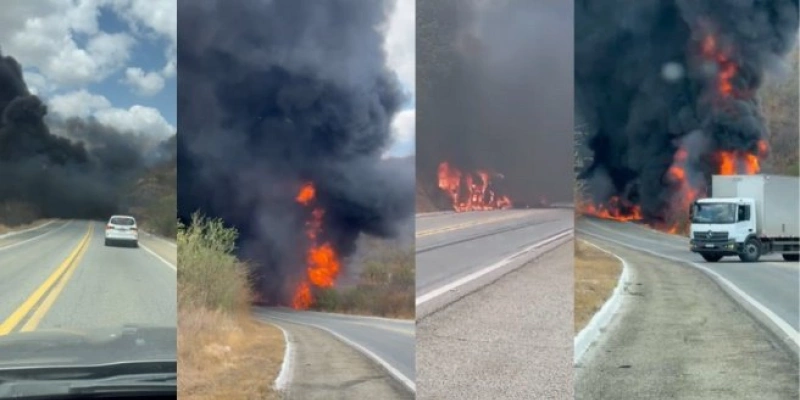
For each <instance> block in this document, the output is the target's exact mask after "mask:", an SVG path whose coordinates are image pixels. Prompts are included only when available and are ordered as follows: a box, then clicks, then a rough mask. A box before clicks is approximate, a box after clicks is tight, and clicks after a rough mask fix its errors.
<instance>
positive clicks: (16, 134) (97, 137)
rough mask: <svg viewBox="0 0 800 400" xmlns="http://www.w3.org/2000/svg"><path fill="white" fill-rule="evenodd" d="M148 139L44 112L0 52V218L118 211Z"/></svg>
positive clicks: (16, 69)
mask: <svg viewBox="0 0 800 400" xmlns="http://www.w3.org/2000/svg"><path fill="white" fill-rule="evenodd" d="M51 128H52V132H51ZM147 143H148V141H147V140H144V139H143V137H140V136H137V135H135V134H132V133H131V134H129V133H121V132H119V131H117V130H115V129H113V128H110V127H107V126H104V125H102V124H100V123H98V122H96V121H84V120H79V119H72V120H66V121H64V120H59V119H56V118H52V117H49V116H48V115H47V107H46V105H45V104H44V103H43V102H42V100H41V99H40V98H39V97H37V96H35V95H33V94H31V93H30V92H29V91H28V87H27V85H26V84H25V81H24V80H23V75H22V68H21V66H20V64H19V63H18V62H17V61H16V60H15V59H14V58H12V57H10V56H4V55H2V54H0V206H1V207H2V208H0V223H9V224H16V223H23V222H27V221H24V220H21V219H32V218H85V219H94V218H100V219H103V218H107V217H108V216H110V215H111V214H113V213H116V212H119V211H120V210H121V209H123V203H124V198H125V190H126V188H127V186H126V185H128V184H129V180H131V179H133V177H135V176H136V174H137V173H140V172H141V171H142V169H143V168H145V167H146V162H145V161H146V160H145V158H144V157H143V153H145V152H146V151H147V149H148V146H147ZM21 210H25V212H22V211H21ZM23 214H24V215H23Z"/></svg>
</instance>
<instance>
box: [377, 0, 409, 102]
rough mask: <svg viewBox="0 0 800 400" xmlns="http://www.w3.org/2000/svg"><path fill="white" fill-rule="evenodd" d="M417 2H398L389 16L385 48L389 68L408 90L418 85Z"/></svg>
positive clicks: (403, 0)
mask: <svg viewBox="0 0 800 400" xmlns="http://www.w3.org/2000/svg"><path fill="white" fill-rule="evenodd" d="M415 18H416V1H415V0H397V3H396V5H395V8H394V11H393V12H392V14H391V15H390V16H389V21H388V23H389V26H388V30H387V32H386V37H385V39H384V40H385V43H384V48H385V51H386V55H387V62H388V64H389V67H390V68H391V69H392V70H394V71H395V72H396V73H397V76H398V78H399V79H400V81H401V82H402V83H403V86H405V87H406V88H407V89H408V90H410V91H411V92H412V93H414V92H415V88H414V85H415V83H416V23H415Z"/></svg>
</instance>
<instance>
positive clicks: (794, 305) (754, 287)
mask: <svg viewBox="0 0 800 400" xmlns="http://www.w3.org/2000/svg"><path fill="white" fill-rule="evenodd" d="M576 229H577V230H578V231H579V232H581V233H586V234H589V235H594V236H595V237H598V236H599V237H601V238H603V239H605V240H608V241H612V242H613V243H615V244H618V245H624V246H626V247H630V248H633V249H647V250H649V251H652V252H655V253H658V254H661V255H664V256H667V257H673V258H677V259H680V260H684V261H686V262H691V263H695V264H699V265H702V266H704V267H706V268H709V269H711V270H712V271H714V272H716V273H717V274H719V275H721V276H722V277H723V278H725V279H726V280H728V281H730V282H731V283H733V284H734V285H736V286H737V287H738V288H739V289H741V290H742V291H744V292H745V293H746V294H747V295H749V296H750V297H752V298H753V299H755V300H756V301H758V302H759V303H761V304H762V305H763V306H764V307H766V308H767V309H769V310H770V311H771V312H772V313H774V314H775V315H776V316H777V317H779V318H781V319H782V320H783V321H785V322H786V323H787V324H788V325H789V326H791V327H792V328H793V329H794V330H795V331H797V330H798V328H799V325H800V263H797V262H785V261H783V259H782V258H781V256H780V255H770V256H766V257H762V259H761V261H760V262H758V263H743V262H740V261H739V259H738V257H725V258H723V259H722V260H721V261H719V262H716V263H709V262H706V261H705V260H703V259H702V257H700V255H697V254H694V253H692V252H690V251H689V239H688V238H686V237H681V236H676V235H668V234H665V233H662V232H658V231H654V230H652V229H648V228H646V227H643V226H641V225H637V224H633V223H619V222H615V221H608V220H599V219H594V218H581V219H580V220H579V222H578V224H577V225H576ZM590 237H591V236H590Z"/></svg>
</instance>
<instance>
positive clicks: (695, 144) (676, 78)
mask: <svg viewBox="0 0 800 400" xmlns="http://www.w3.org/2000/svg"><path fill="white" fill-rule="evenodd" d="M576 7H577V8H576V11H575V32H576V34H575V35H576V37H575V43H576V49H575V84H576V104H577V107H578V113H579V114H580V116H581V117H582V119H583V120H584V121H585V123H586V125H587V126H588V132H587V134H588V146H589V148H590V150H591V151H592V152H593V162H592V163H591V164H590V165H589V166H588V168H587V169H586V170H585V171H584V172H583V173H582V175H581V176H580V178H583V179H586V181H587V183H588V187H589V191H590V193H591V194H592V195H593V196H594V199H593V201H595V202H598V203H604V202H607V201H609V199H610V198H611V197H614V196H618V197H619V198H621V199H622V200H623V202H625V203H627V204H628V205H631V206H632V205H638V206H640V207H641V211H642V213H643V216H644V218H645V219H647V220H650V221H663V220H669V219H670V215H669V214H671V211H672V210H674V206H675V203H676V199H675V197H676V195H679V194H680V193H681V183H680V182H678V181H676V180H675V179H673V178H671V176H670V175H669V173H668V171H669V169H670V167H671V166H672V165H673V163H674V162H675V158H676V154H678V150H679V149H681V148H683V150H685V152H686V154H685V155H678V158H685V159H686V161H685V162H684V161H679V162H678V164H681V165H682V168H683V169H684V170H685V173H686V174H687V175H686V181H687V184H688V185H690V186H692V187H693V188H694V189H695V190H696V191H697V192H698V193H703V192H706V191H707V189H708V188H707V185H708V183H709V182H710V178H709V177H710V175H711V174H714V173H718V172H719V164H720V160H719V158H718V157H719V152H720V151H732V152H735V153H737V154H739V155H740V157H743V155H745V154H750V155H757V156H765V154H764V149H763V148H759V146H760V145H759V143H760V142H763V141H765V140H766V139H767V137H768V134H769V132H768V131H767V127H766V125H765V123H764V120H763V118H762V116H761V112H760V106H759V101H758V97H757V92H758V89H759V87H760V86H761V83H762V81H763V79H764V76H765V73H768V72H769V71H770V70H771V69H773V68H776V67H779V66H780V65H779V64H780V63H781V62H782V60H781V58H782V57H783V56H784V55H785V54H786V53H788V52H789V51H790V50H791V48H792V46H793V45H794V43H795V40H796V38H797V33H798V1H797V0H764V1H736V0H719V1H710V0H702V1H701V0H659V1H655V0H646V1H622V0H611V1H607V0H578V1H577V3H576ZM737 172H742V173H744V172H745V171H743V170H742V169H741V168H740V169H739V171H737Z"/></svg>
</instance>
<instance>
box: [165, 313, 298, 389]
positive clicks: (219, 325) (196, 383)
mask: <svg viewBox="0 0 800 400" xmlns="http://www.w3.org/2000/svg"><path fill="white" fill-rule="evenodd" d="M178 324H179V329H178V397H179V398H181V399H192V400H217V399H219V400H225V399H246V400H277V399H279V398H280V394H279V393H278V392H276V391H275V390H274V389H273V387H272V385H273V382H275V378H277V376H278V373H279V371H280V368H281V364H282V363H283V354H284V352H285V341H284V338H283V332H281V330H280V329H278V328H277V327H275V326H272V325H269V324H265V323H261V322H258V321H256V320H254V319H252V318H251V317H248V316H242V317H238V318H236V317H231V316H227V315H223V314H220V313H214V312H209V311H204V310H191V311H187V310H182V312H181V314H180V315H179V321H178Z"/></svg>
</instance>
